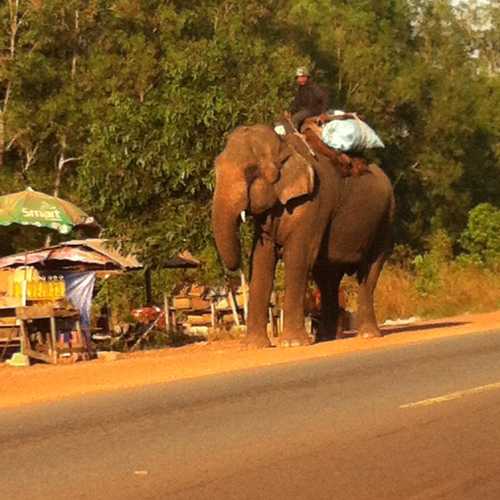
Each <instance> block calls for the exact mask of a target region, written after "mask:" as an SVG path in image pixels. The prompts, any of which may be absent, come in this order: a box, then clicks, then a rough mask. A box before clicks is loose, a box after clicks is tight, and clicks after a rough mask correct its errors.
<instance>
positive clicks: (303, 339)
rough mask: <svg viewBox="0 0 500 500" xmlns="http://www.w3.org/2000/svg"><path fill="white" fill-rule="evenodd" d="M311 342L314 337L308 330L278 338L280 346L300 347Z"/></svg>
mask: <svg viewBox="0 0 500 500" xmlns="http://www.w3.org/2000/svg"><path fill="white" fill-rule="evenodd" d="M311 344H312V339H311V337H309V335H307V333H306V332H303V333H297V334H295V335H291V334H288V335H286V334H285V335H282V336H281V337H280V338H279V339H278V347H300V346H305V345H311Z"/></svg>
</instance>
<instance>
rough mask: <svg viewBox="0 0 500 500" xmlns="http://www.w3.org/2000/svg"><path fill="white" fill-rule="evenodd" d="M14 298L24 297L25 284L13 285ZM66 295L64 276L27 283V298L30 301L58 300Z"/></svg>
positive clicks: (15, 283) (41, 278)
mask: <svg viewBox="0 0 500 500" xmlns="http://www.w3.org/2000/svg"><path fill="white" fill-rule="evenodd" d="M13 288H14V289H13V295H14V297H22V295H23V283H22V282H19V281H16V282H14V284H13ZM65 294H66V286H65V283H64V278H63V277H62V276H49V277H47V278H43V277H40V279H36V280H32V281H28V282H26V298H27V299H28V300H57V299H61V298H63V297H64V296H65Z"/></svg>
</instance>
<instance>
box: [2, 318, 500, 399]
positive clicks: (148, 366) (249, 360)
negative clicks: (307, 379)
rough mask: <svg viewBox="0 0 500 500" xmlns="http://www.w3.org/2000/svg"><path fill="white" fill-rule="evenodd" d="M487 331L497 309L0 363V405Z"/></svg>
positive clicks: (497, 321) (495, 323)
mask: <svg viewBox="0 0 500 500" xmlns="http://www.w3.org/2000/svg"><path fill="white" fill-rule="evenodd" d="M492 330H499V333H500V311H496V312H493V313H486V314H465V315H462V316H454V317H451V318H443V319H440V320H432V321H425V322H418V323H413V324H411V325H403V326H390V327H387V326H386V327H384V328H383V331H384V334H385V336H384V337H383V338H380V339H372V340H362V339H357V338H345V339H342V340H337V341H331V342H323V343H320V344H316V345H313V346H309V347H296V348H291V349H284V348H273V349H264V350H257V351H255V350H245V349H242V348H241V347H240V345H239V343H238V342H236V341H228V342H212V343H202V344H194V345H189V346H185V347H179V348H169V349H161V350H155V351H144V352H137V353H132V354H124V355H121V357H120V358H119V359H117V360H114V361H104V360H93V361H89V362H82V363H77V364H74V365H58V366H52V365H45V364H36V365H34V366H31V367H29V368H14V367H10V366H8V365H5V364H0V408H14V407H19V406H23V405H28V404H32V403H41V402H49V401H57V400H60V399H64V398H69V397H78V396H81V395H84V394H91V393H97V392H105V391H112V390H116V389H123V388H131V387H140V386H144V385H149V384H157V383H162V382H169V381H173V380H180V379H186V378H194V377H201V376H205V375H212V374H216V373H227V372H231V371H235V370H243V369H248V368H255V367H259V366H270V365H276V364H280V363H287V362H291V361H298V360H305V359H313V358H321V357H326V356H335V355H339V354H345V353H349V352H354V351H366V350H373V349H389V348H391V347H394V346H399V345H404V344H412V343H419V342H425V341H427V340H430V339H435V338H440V337H450V336H456V335H466V334H470V333H472V332H484V331H492Z"/></svg>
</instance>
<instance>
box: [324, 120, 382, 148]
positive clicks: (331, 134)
mask: <svg viewBox="0 0 500 500" xmlns="http://www.w3.org/2000/svg"><path fill="white" fill-rule="evenodd" d="M321 139H322V140H323V142H324V143H325V144H327V145H328V146H330V147H331V148H334V149H339V150H340V151H345V152H348V151H361V150H363V149H372V148H383V147H385V146H384V143H383V142H382V141H381V139H380V137H379V136H378V135H377V134H376V133H375V131H374V130H373V129H372V128H371V127H370V126H368V125H367V124H366V123H365V122H363V121H361V120H360V119H358V118H354V119H348V120H332V121H330V122H328V123H327V124H326V125H324V126H323V130H322V133H321Z"/></svg>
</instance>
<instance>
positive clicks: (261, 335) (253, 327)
mask: <svg viewBox="0 0 500 500" xmlns="http://www.w3.org/2000/svg"><path fill="white" fill-rule="evenodd" d="M275 266H276V250H275V247H274V243H273V242H272V241H270V240H268V239H264V238H258V239H257V241H256V242H255V244H254V249H253V253H252V270H251V275H250V294H249V295H250V297H249V301H248V318H247V336H246V339H245V344H246V345H247V346H248V347H256V348H260V347H270V346H271V342H270V340H269V337H268V335H267V319H268V314H267V313H268V307H269V299H270V297H271V291H272V287H273V279H274V269H275Z"/></svg>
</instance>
